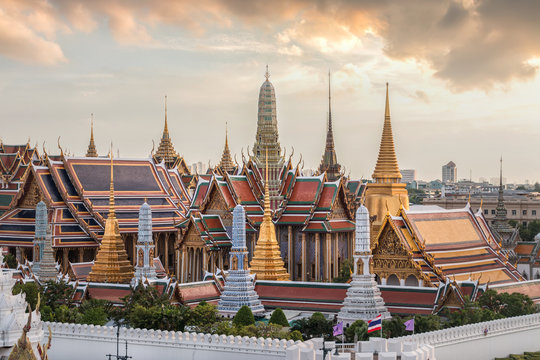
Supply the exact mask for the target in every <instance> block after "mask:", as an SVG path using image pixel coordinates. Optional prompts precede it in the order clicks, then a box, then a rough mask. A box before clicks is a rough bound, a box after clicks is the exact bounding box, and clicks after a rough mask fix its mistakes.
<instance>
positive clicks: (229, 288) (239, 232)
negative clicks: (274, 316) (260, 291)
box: [218, 205, 264, 316]
mask: <svg viewBox="0 0 540 360" xmlns="http://www.w3.org/2000/svg"><path fill="white" fill-rule="evenodd" d="M229 256H230V269H229V273H228V275H227V277H226V278H225V287H224V289H223V292H222V293H221V297H220V300H219V303H218V311H219V312H220V313H221V314H222V315H225V316H234V315H235V314H236V312H237V311H238V310H240V308H241V307H242V306H244V305H246V306H249V308H250V309H251V312H253V313H254V314H256V315H257V314H263V313H264V307H263V305H262V304H261V301H260V300H259V296H258V295H257V293H256V292H255V285H254V284H253V279H252V278H251V276H250V274H249V269H248V251H247V247H246V212H245V210H244V208H243V207H242V205H237V206H236V207H235V208H234V210H233V233H232V247H231V251H230V252H229Z"/></svg>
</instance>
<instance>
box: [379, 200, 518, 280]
mask: <svg viewBox="0 0 540 360" xmlns="http://www.w3.org/2000/svg"><path fill="white" fill-rule="evenodd" d="M478 216H482V215H481V214H474V213H473V212H472V211H471V209H470V207H465V208H464V209H456V210H445V209H441V210H425V211H422V210H417V211H407V210H405V209H403V208H401V209H400V212H399V214H398V215H397V216H391V215H387V216H386V218H385V220H384V221H383V225H382V227H381V231H380V232H379V237H378V238H377V244H378V243H379V242H380V241H381V238H380V236H381V234H382V233H383V229H384V227H385V226H386V225H387V226H391V227H392V229H393V230H394V231H395V232H396V234H397V235H398V238H399V239H400V240H401V243H402V244H403V245H404V246H405V248H406V249H407V251H409V253H410V254H411V255H412V256H413V259H414V260H415V261H416V262H417V263H418V264H419V265H420V266H421V267H422V270H423V271H424V273H426V274H427V275H428V276H429V277H430V278H431V280H432V281H434V282H440V281H443V280H444V279H445V277H448V276H451V277H452V279H456V280H478V281H480V282H481V283H486V282H489V283H503V282H514V281H519V280H521V276H520V274H519V273H518V272H517V270H516V268H515V267H513V266H512V265H511V264H510V263H509V262H508V258H507V257H505V255H504V254H503V253H501V248H500V246H499V245H498V243H497V242H496V241H495V237H494V236H493V233H491V231H490V229H489V227H488V226H486V225H482V223H481V222H479V219H478ZM480 220H482V221H484V219H480ZM486 224H487V223H486ZM374 246H375V245H374ZM439 271H442V273H439Z"/></svg>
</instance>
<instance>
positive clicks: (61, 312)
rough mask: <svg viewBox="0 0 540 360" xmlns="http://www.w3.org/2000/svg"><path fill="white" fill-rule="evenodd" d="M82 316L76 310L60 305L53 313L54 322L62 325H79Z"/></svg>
mask: <svg viewBox="0 0 540 360" xmlns="http://www.w3.org/2000/svg"><path fill="white" fill-rule="evenodd" d="M81 320H82V314H81V313H80V312H79V311H77V309H76V308H69V307H68V306H67V305H60V306H59V307H57V308H56V310H55V311H54V321H57V322H62V323H75V324H76V323H80V322H81Z"/></svg>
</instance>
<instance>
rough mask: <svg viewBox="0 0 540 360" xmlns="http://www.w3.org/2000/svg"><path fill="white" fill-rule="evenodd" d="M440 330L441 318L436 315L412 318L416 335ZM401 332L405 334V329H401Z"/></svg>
mask: <svg viewBox="0 0 540 360" xmlns="http://www.w3.org/2000/svg"><path fill="white" fill-rule="evenodd" d="M441 328H442V323H441V318H440V317H439V316H437V315H415V316H414V332H415V333H417V334H418V333H423V332H428V331H435V330H440V329H441ZM403 332H405V328H403Z"/></svg>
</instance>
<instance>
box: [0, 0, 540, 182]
mask: <svg viewBox="0 0 540 360" xmlns="http://www.w3.org/2000/svg"><path fill="white" fill-rule="evenodd" d="M538 14H540V2H539V1H534V0H529V1H525V0H524V1H519V0H518V1H503V0H478V1H475V0H466V1H433V0H410V1H384V0H373V1H367V0H366V1H363V0H349V1H346V0H327V1H322V0H321V1H311V0H299V1H268V0H265V1H260V0H250V1H243V0H228V1H218V0H197V1H187V0H183V1H169V0H161V1H148V0H147V1H145V0H135V1H131V0H92V1H83V0H0V121H1V124H2V127H1V130H2V131H1V132H0V137H1V138H2V140H3V141H4V143H9V144H13V143H25V142H26V141H27V139H28V138H29V137H30V139H31V140H30V141H31V143H32V145H33V144H35V143H38V144H39V149H40V152H41V148H42V143H43V142H44V141H45V147H46V148H47V150H48V152H49V153H58V149H57V145H56V142H57V137H58V136H61V140H60V142H61V144H62V146H63V148H64V149H65V150H68V151H69V152H71V153H73V154H76V155H84V153H85V152H86V147H87V145H88V139H89V133H90V113H94V114H95V137H96V144H97V147H98V151H99V152H100V153H101V154H106V153H107V148H108V146H109V144H110V142H111V141H112V142H113V144H114V145H113V146H114V148H115V153H116V151H117V150H119V152H120V155H121V157H146V156H148V155H149V153H150V151H151V149H152V140H154V141H155V142H156V147H157V144H158V142H159V139H160V137H161V133H162V130H163V118H164V110H163V107H164V96H165V95H167V96H168V118H169V129H170V132H171V136H172V140H173V143H174V145H175V147H176V150H177V151H178V152H179V153H180V154H181V155H183V156H184V157H185V158H186V160H187V162H188V163H193V162H196V161H203V162H205V163H206V162H208V161H209V160H210V162H211V163H212V164H216V163H217V162H218V161H219V159H220V156H221V152H222V150H223V144H224V137H225V122H228V127H229V144H230V147H231V151H232V152H233V153H236V154H237V158H238V160H239V161H240V159H241V155H240V151H241V149H242V148H243V149H244V152H246V148H247V146H249V147H252V146H253V142H254V140H255V130H256V121H257V119H256V116H257V97H258V93H259V87H260V85H261V84H262V82H263V81H264V70H265V65H266V64H268V65H269V68H270V73H271V77H270V81H271V82H272V83H273V84H274V86H275V89H276V96H277V111H278V126H279V132H280V142H281V145H282V146H283V147H286V148H287V153H289V154H290V151H291V147H292V146H294V148H295V154H296V155H299V154H300V153H302V155H303V158H304V159H305V167H306V168H315V167H317V166H318V164H319V162H320V160H321V156H322V153H323V150H324V143H325V126H326V114H327V108H328V104H327V96H328V95H327V88H328V85H327V72H328V70H329V69H330V70H331V71H332V73H333V76H332V88H333V94H332V98H333V103H332V114H333V119H334V131H335V133H334V135H335V141H336V150H337V156H338V160H339V162H340V163H341V164H342V165H343V166H344V167H345V168H346V169H347V170H346V171H347V172H349V171H350V172H351V176H352V177H356V178H360V177H363V178H370V177H371V174H372V172H373V169H374V166H375V161H376V157H377V152H378V146H379V141H380V136H381V131H382V124H383V118H384V84H385V82H389V83H390V108H391V115H392V125H393V129H394V139H395V143H396V151H397V155H398V161H399V165H400V168H414V169H416V170H417V174H418V177H419V178H421V179H426V180H429V179H435V178H439V179H440V177H441V166H442V165H443V164H445V163H447V162H448V161H450V160H452V161H454V162H455V163H456V164H457V166H458V176H459V177H460V178H462V177H467V178H468V177H469V173H470V170H471V169H472V177H473V179H478V177H486V178H490V177H494V176H496V175H497V174H498V165H499V157H500V156H501V155H502V156H503V158H504V166H505V177H507V178H508V180H509V181H512V182H524V181H525V180H526V179H528V180H530V181H531V182H535V181H540V161H538V154H539V153H540V146H539V145H538V143H539V140H538V139H539V138H540V121H539V120H540V116H539V114H540V101H539V93H540V92H539V91H540V79H539V77H538V76H537V72H538V66H540V22H539V21H538ZM296 158H297V159H298V157H296Z"/></svg>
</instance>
